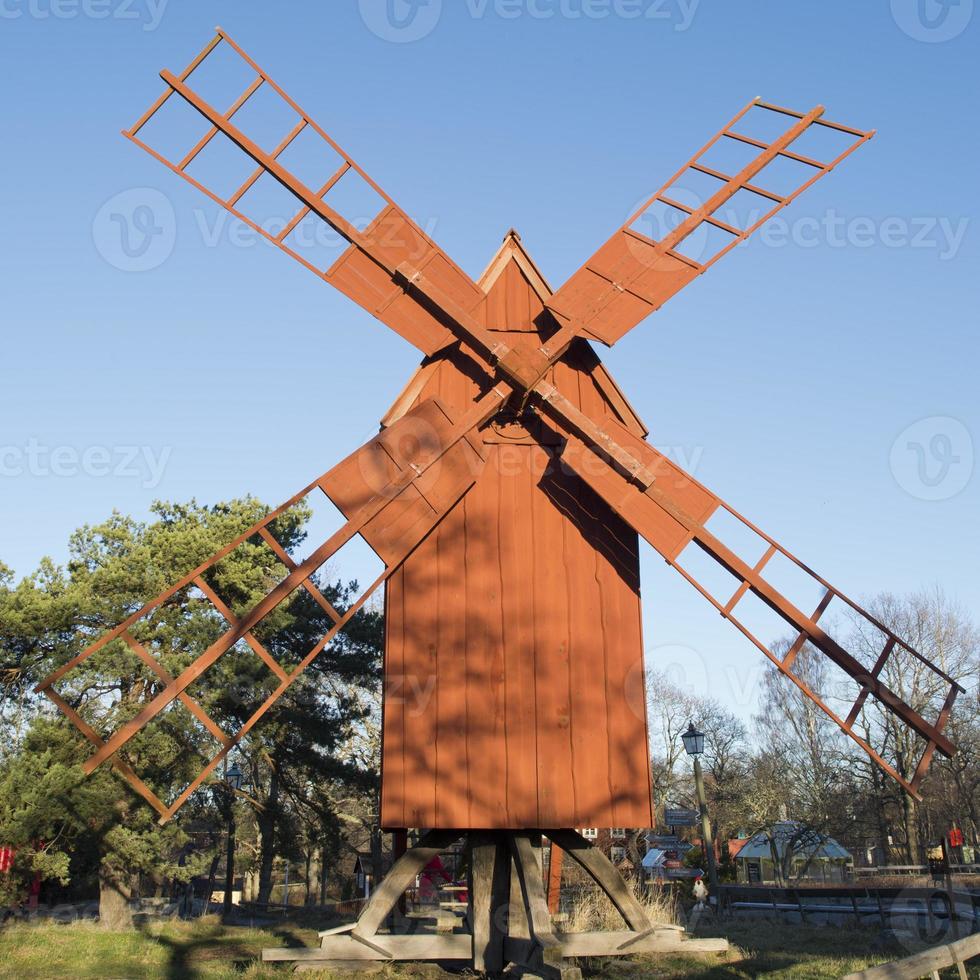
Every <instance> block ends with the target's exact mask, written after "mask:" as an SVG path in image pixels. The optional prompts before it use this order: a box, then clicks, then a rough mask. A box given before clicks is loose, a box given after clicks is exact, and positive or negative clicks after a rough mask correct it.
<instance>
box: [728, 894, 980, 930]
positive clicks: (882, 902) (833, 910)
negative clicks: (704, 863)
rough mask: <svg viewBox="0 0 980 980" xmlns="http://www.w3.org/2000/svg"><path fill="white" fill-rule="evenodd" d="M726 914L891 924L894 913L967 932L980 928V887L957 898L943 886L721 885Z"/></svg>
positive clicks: (896, 915)
mask: <svg viewBox="0 0 980 980" xmlns="http://www.w3.org/2000/svg"><path fill="white" fill-rule="evenodd" d="M718 898H719V907H720V911H721V913H722V914H723V915H724V914H732V913H735V912H739V911H747V912H763V913H764V912H773V913H775V914H782V913H796V914H797V915H799V917H800V920H801V921H802V922H806V921H807V917H808V916H809V915H815V914H819V915H823V916H827V915H850V916H853V918H854V920H855V921H857V922H860V921H861V920H862V919H863V918H866V917H870V918H873V919H875V920H877V921H878V922H880V924H881V926H882V927H883V928H884V927H888V926H889V924H891V920H892V919H893V918H908V917H915V918H925V919H927V920H928V923H929V929H930V932H935V931H936V924H937V920H942V921H947V922H948V921H950V920H951V919H952V920H954V922H955V925H956V927H957V928H958V929H959V931H960V932H962V933H971V932H974V931H980V892H976V891H971V890H967V889H962V888H957V889H956V890H955V891H954V893H953V898H952V899H951V898H950V895H949V894H948V893H947V892H946V891H945V889H940V888H918V887H910V888H873V887H869V888H862V887H836V888H834V887H831V888H823V887H820V888H815V887H809V888H807V887H799V888H793V887H786V888H776V887H770V886H760V885H721V886H720V888H719V896H718Z"/></svg>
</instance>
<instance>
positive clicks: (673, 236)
mask: <svg viewBox="0 0 980 980" xmlns="http://www.w3.org/2000/svg"><path fill="white" fill-rule="evenodd" d="M752 109H762V110H765V111H768V112H771V113H775V114H778V115H784V116H786V117H788V118H791V119H793V120H794V122H793V123H792V124H791V125H790V126H788V127H787V128H786V130H785V131H784V132H783V133H782V134H780V135H779V136H778V137H776V138H775V139H773V140H772V141H771V142H768V143H767V142H764V141H762V140H758V139H755V138H753V137H750V136H746V135H744V134H742V133H739V132H737V131H736V130H735V129H733V127H734V126H735V125H736V124H737V123H738V122H739V121H740V120H742V119H743V118H744V117H745V116H746V115H747V114H748V113H749V111H750V110H752ZM823 111H824V109H823V106H816V107H815V108H813V109H811V110H810V111H809V112H807V113H802V112H797V111H796V110H795V109H786V108H784V107H782V106H776V105H772V104H770V103H768V102H762V101H761V100H759V99H754V100H753V101H752V102H750V103H748V105H746V106H744V107H743V108H742V109H741V110H740V111H739V112H738V113H736V114H735V115H734V116H733V117H732V119H731V120H730V121H729V122H728V123H727V125H725V126H724V127H723V128H722V129H721V130H719V131H718V132H717V133H716V134H715V135H714V136H713V137H712V138H711V139H710V140H709V141H708V142H707V143H705V145H704V146H703V147H701V149H700V150H698V152H697V153H695V155H694V156H693V157H691V159H690V160H688V162H687V163H685V164H684V166H682V167H681V168H680V170H678V171H677V173H675V174H674V175H673V176H672V177H671V178H670V179H669V180H668V181H667V182H666V183H665V184H664V185H663V187H661V188H660V190H658V191H657V192H656V193H655V194H653V195H652V196H651V197H649V198H647V200H646V201H644V202H643V203H642V204H641V205H640V206H639V207H638V208H637V209H636V210H635V211H634V212H633V213H632V214H631V215H630V216H629V217H628V218H627V219H626V221H625V222H624V223H623V224H622V225H621V226H620V228H619V229H618V230H617V231H616V232H615V233H614V234H613V235H612V237H610V238H609V240H608V241H607V242H605V244H603V245H602V246H601V247H600V248H599V249H598V251H596V253H595V254H594V255H593V256H592V258H590V259H589V261H588V262H586V263H585V265H583V266H582V268H580V269H579V270H578V271H577V272H576V273H574V275H572V276H571V278H570V279H569V280H568V281H567V282H566V283H565V285H564V286H562V287H561V288H560V289H559V290H558V292H557V293H555V295H554V296H553V297H552V298H551V300H550V301H549V302H548V304H547V305H548V308H549V309H550V310H551V312H552V313H553V314H555V316H556V317H557V318H558V319H559V321H560V322H561V323H562V324H563V326H564V327H565V329H567V330H573V331H574V332H575V333H576V334H578V335H584V336H588V337H591V338H594V339H596V340H599V341H601V342H602V343H604V344H606V345H612V344H614V343H615V342H616V341H617V340H619V338H620V337H622V336H623V335H624V334H625V333H627V332H628V331H629V330H631V329H632V328H633V327H635V326H636V325H637V324H638V323H640V321H641V320H644V319H645V318H646V317H647V316H648V315H649V314H650V313H652V312H653V311H654V310H658V309H659V308H660V307H661V306H662V305H663V304H664V303H665V302H666V301H667V300H668V299H670V298H671V296H674V295H675V294H676V293H677V292H679V291H680V290H681V289H683V288H684V286H686V285H687V284H688V283H689V282H691V281H692V280H693V279H695V278H697V277H698V276H700V275H702V274H703V273H704V272H706V271H707V270H708V269H710V268H711V266H713V265H714V264H715V263H716V262H717V261H718V260H719V259H721V258H722V257H723V256H725V255H727V254H728V253H729V252H730V251H731V250H732V249H733V248H735V247H736V246H738V245H740V244H741V243H742V242H744V241H745V240H746V239H747V238H748V237H749V236H750V235H752V234H753V233H754V232H755V231H757V230H758V229H759V228H761V227H762V226H763V225H764V224H765V223H766V222H767V221H769V220H770V219H771V218H772V217H773V216H774V215H776V214H777V213H778V212H779V211H781V210H782V209H783V208H786V207H788V206H789V205H790V204H792V202H793V201H795V200H796V199H797V198H798V197H799V196H800V195H801V194H802V193H803V192H804V191H805V190H806V189H807V188H809V187H811V186H813V184H815V183H816V182H817V181H818V180H819V179H820V178H821V177H824V176H826V175H827V174H829V173H830V171H831V170H833V169H834V168H835V167H836V166H837V165H838V164H839V163H841V162H842V161H843V160H845V159H846V158H847V157H849V156H850V155H851V154H852V153H853V152H854V151H855V150H856V149H858V147H860V146H862V145H863V144H865V143H866V142H867V141H868V140H870V139H871V138H872V137H873V136H874V134H875V131H874V130H868V131H864V130H860V129H854V128H852V127H850V126H844V125H842V124H841V123H836V122H830V121H829V120H826V119H823V118H821V117H822V115H823ZM811 127H823V128H825V129H828V130H834V131H836V132H840V133H844V134H846V135H847V136H849V137H853V142H852V143H850V145H848V146H846V147H845V148H844V149H843V150H842V151H840V152H839V153H838V154H837V155H836V156H834V157H832V158H831V159H830V160H829V161H826V162H824V161H820V160H815V159H813V158H812V157H808V156H803V155H801V154H798V153H794V152H793V151H792V150H790V149H789V147H790V145H791V144H792V143H794V142H795V141H796V140H798V139H800V138H801V137H802V136H803V135H804V134H805V133H806V132H807V130H809V129H810V128H811ZM722 140H731V141H733V142H736V143H742V144H745V145H749V146H752V147H754V148H756V149H758V150H759V152H758V154H757V155H756V156H755V157H754V158H753V159H751V160H750V161H748V162H747V163H746V164H745V166H744V167H743V168H742V169H741V170H739V171H738V172H737V173H736V174H734V175H731V174H727V173H723V172H721V171H719V170H716V169H715V168H713V167H708V166H706V165H705V164H704V163H703V159H704V157H705V155H706V154H707V153H708V152H709V151H710V150H711V149H712V148H713V147H714V146H716V145H717V144H718V143H719V142H721V141H722ZM777 157H781V158H783V159H786V160H792V161H795V162H796V163H799V164H802V165H804V166H806V167H809V168H811V169H812V170H813V171H814V173H813V174H812V175H811V176H810V178H809V179H807V180H804V181H801V182H800V183H799V184H798V185H797V186H796V187H795V188H794V189H793V190H791V191H790V192H789V193H786V194H778V193H776V192H774V191H772V190H770V189H767V188H765V187H760V186H758V185H757V184H755V183H753V182H752V181H753V180H754V178H755V177H756V176H757V175H759V174H760V173H761V172H762V171H763V170H764V169H765V168H766V167H767V166H768V165H769V164H770V163H772V162H773V161H774V160H775V159H776V158H777ZM691 171H695V172H698V173H701V174H703V175H705V176H707V177H710V178H713V179H714V180H715V181H717V189H716V190H715V191H714V193H712V194H710V195H709V197H708V199H707V200H706V201H705V202H704V204H703V205H701V206H700V207H698V208H693V207H690V206H688V205H686V204H683V203H681V202H679V201H678V200H676V198H675V197H674V196H671V195H670V191H671V190H672V189H673V188H675V187H677V186H679V183H680V182H681V181H682V180H683V178H684V176H685V175H686V174H688V173H690V172H691ZM742 190H745V191H749V192H750V193H751V194H753V195H755V196H756V197H759V198H761V199H764V200H767V201H769V202H770V203H771V204H772V207H771V208H770V209H769V210H768V211H766V212H764V213H763V214H762V216H761V217H759V218H758V219H757V220H755V221H752V222H750V223H747V225H746V227H744V228H738V227H736V226H734V225H732V224H730V223H729V222H727V221H723V220H722V219H721V218H719V217H718V216H717V212H718V211H719V210H720V209H721V208H722V207H724V205H725V204H727V203H728V202H729V201H730V200H731V199H732V198H733V197H734V196H735V195H736V194H737V193H738V192H739V191H742ZM656 202H661V203H663V204H665V205H667V206H668V207H669V208H672V209H674V210H675V211H677V212H679V213H681V214H682V215H683V220H681V221H680V222H679V223H678V225H677V226H676V227H675V228H674V229H673V230H672V231H670V232H669V233H668V234H666V235H665V236H664V237H663V238H660V239H659V240H657V239H653V238H650V237H649V236H646V235H643V234H641V233H640V232H639V231H637V230H636V229H635V228H634V227H633V226H634V225H635V223H636V222H637V220H638V219H639V218H641V217H642V216H643V215H644V214H645V213H646V212H647V211H648V210H649V209H650V207H651V206H652V205H654V204H655V203H656ZM705 225H709V226H711V227H713V228H716V229H719V230H721V231H723V232H725V233H727V234H728V235H730V236H731V240H730V241H729V242H728V244H727V245H725V246H724V247H723V248H721V249H720V250H719V251H717V252H715V254H713V255H712V256H711V257H710V258H709V259H708V260H707V261H706V262H698V261H695V260H694V259H693V258H690V257H689V256H686V255H684V254H682V253H681V252H679V251H677V247H678V246H680V245H681V244H682V243H684V242H685V241H687V240H688V239H690V238H691V237H692V236H693V235H696V234H697V233H698V232H699V231H700V230H701V229H702V227H704V226H705Z"/></svg>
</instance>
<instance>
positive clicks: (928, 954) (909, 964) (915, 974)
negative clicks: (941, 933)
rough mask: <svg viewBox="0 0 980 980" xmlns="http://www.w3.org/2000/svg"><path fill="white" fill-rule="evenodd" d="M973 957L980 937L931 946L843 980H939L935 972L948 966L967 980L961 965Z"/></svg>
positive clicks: (937, 972)
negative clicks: (952, 967)
mask: <svg viewBox="0 0 980 980" xmlns="http://www.w3.org/2000/svg"><path fill="white" fill-rule="evenodd" d="M974 956H980V935H977V936H967V937H966V938H965V939H960V940H957V941H956V942H955V943H946V944H944V945H942V946H934V947H933V948H932V949H927V950H925V951H924V952H921V953H916V954H915V955H914V956H906V957H905V958H904V959H901V960H893V961H892V962H891V963H882V965H881V966H873V967H870V968H869V969H867V970H860V971H858V972H857V973H849V974H848V975H847V976H846V977H844V980H918V978H919V977H933V980H939V971H940V970H945V969H946V968H947V967H950V966H955V967H956V969H957V971H958V972H959V975H960V978H961V980H968V974H967V972H966V965H965V964H966V962H967V960H972V959H973V957H974Z"/></svg>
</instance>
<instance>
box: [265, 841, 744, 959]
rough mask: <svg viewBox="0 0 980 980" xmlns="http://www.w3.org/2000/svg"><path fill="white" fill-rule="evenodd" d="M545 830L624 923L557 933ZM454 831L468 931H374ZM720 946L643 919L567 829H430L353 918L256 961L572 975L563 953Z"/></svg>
mask: <svg viewBox="0 0 980 980" xmlns="http://www.w3.org/2000/svg"><path fill="white" fill-rule="evenodd" d="M542 836H545V837H547V838H548V839H549V840H550V841H551V842H552V844H555V845H557V846H558V847H560V848H561V849H562V850H563V851H564V852H566V853H567V854H568V855H569V856H570V857H571V858H572V859H573V860H575V861H576V862H577V863H578V864H579V865H580V866H581V867H582V868H583V869H584V870H585V871H586V872H587V873H588V874H589V876H590V877H591V878H592V880H593V881H594V882H595V883H596V884H597V885H598V886H599V887H600V888H601V889H602V890H603V891H604V892H605V894H606V895H607V896H608V897H609V899H610V901H611V902H612V903H613V905H614V906H615V908H616V909H617V910H618V912H619V913H620V915H622V917H623V921H624V923H625V926H626V928H625V929H623V930H621V931H614V932H613V931H606V932H582V933H561V932H557V931H555V929H554V928H553V924H552V920H551V915H550V914H549V912H548V902H547V898H546V895H545V887H544V878H543V875H542V862H541V838H542ZM461 837H466V839H467V846H468V847H469V852H470V860H469V866H470V881H469V902H468V908H467V921H468V922H469V926H470V931H469V932H455V933H451V934H445V933H444V934H439V933H436V932H434V931H433V932H427V931H415V932H412V933H400V932H385V933H379V931H378V930H379V929H380V928H381V926H382V925H383V924H384V922H385V920H386V919H387V918H388V916H389V915H390V914H391V913H392V911H393V910H394V908H395V906H396V905H397V903H398V900H399V899H400V898H401V896H402V894H403V893H404V892H405V890H406V889H407V888H409V887H411V886H412V885H413V884H414V882H415V879H416V876H417V875H418V874H420V873H421V872H422V871H423V869H424V868H425V867H426V866H427V865H428V864H429V862H430V861H431V860H432V859H433V858H434V857H436V855H438V854H439V853H440V851H443V850H445V849H446V848H448V847H449V846H451V845H452V844H454V843H455V842H456V841H458V840H459V839H460V838H461ZM416 925H418V924H417V923H416ZM727 949H728V943H727V942H726V940H724V939H688V938H687V937H686V935H685V933H684V930H683V928H681V927H680V926H667V925H659V924H654V923H652V922H650V920H649V918H648V917H647V914H646V912H645V910H644V908H643V906H642V905H641V904H640V903H639V902H638V901H637V900H636V898H635V896H634V895H633V893H632V891H630V889H629V887H628V886H627V884H626V882H625V881H624V880H623V878H622V876H621V875H620V873H619V872H618V871H617V870H616V868H615V866H614V865H613V864H612V862H611V861H610V860H609V859H608V858H607V857H606V856H605V855H604V854H603V853H602V852H601V851H598V850H596V849H595V848H593V847H592V845H591V844H590V843H589V841H587V840H586V839H585V838H584V837H582V836H581V835H580V834H579V833H578V832H576V831H574V830H524V831H509V830H508V831H503V830H470V831H459V830H430V831H428V832H427V833H426V834H425V835H424V836H423V837H422V839H421V840H420V841H419V843H418V844H417V845H416V846H415V847H412V848H409V850H407V851H406V852H405V853H404V854H403V855H402V856H401V857H400V858H398V860H397V861H396V862H395V863H394V865H392V868H391V870H390V871H389V872H388V874H387V875H386V876H385V878H384V880H383V881H382V882H381V884H380V885H379V886H378V887H377V888H376V889H375V891H374V893H373V894H372V895H371V898H370V899H369V900H368V903H367V905H366V906H365V907H364V909H363V911H362V912H361V915H360V917H359V918H358V920H357V922H354V923H351V924H350V925H346V926H339V927H337V928H335V929H327V930H325V931H324V932H321V933H320V946H319V948H308V947H307V948H290V947H277V948H275V949H266V950H263V951H262V959H263V960H267V961H273V960H274V961H280V962H282V961H286V962H293V963H295V964H296V966H297V969H304V968H305V969H311V968H313V969H321V968H325V967H343V968H354V969H356V968H359V967H364V968H371V967H376V966H378V965H379V964H380V963H385V962H391V961H395V960H415V961H425V960H428V961H438V962H451V961H456V962H460V963H468V964H470V965H471V966H472V968H473V969H474V970H477V971H479V972H481V973H486V974H491V975H492V974H497V973H500V972H501V971H502V970H503V969H504V968H505V967H506V966H508V965H509V964H513V966H512V969H515V972H517V974H518V975H520V973H521V972H523V973H524V975H533V976H540V977H555V978H558V977H562V976H571V975H572V974H573V971H572V970H570V969H569V968H568V967H564V966H563V961H564V960H565V959H566V958H569V957H578V956H628V955H631V954H633V953H666V952H676V951H680V950H683V951H690V952H704V953H713V952H724V951H725V950H727Z"/></svg>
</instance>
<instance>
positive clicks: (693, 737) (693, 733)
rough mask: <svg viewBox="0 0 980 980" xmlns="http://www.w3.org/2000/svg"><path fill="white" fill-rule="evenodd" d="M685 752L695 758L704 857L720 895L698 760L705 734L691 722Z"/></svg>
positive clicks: (713, 883) (685, 737)
mask: <svg viewBox="0 0 980 980" xmlns="http://www.w3.org/2000/svg"><path fill="white" fill-rule="evenodd" d="M681 741H682V742H683V743H684V751H685V752H687V754H688V755H689V756H692V757H693V758H694V786H695V789H696V790H697V794H698V812H699V813H700V814H701V835H702V837H703V839H704V857H705V860H706V861H707V862H708V881H709V882H710V883H711V890H712V891H713V892H714V893H715V895H716V896H717V895H718V868H717V867H716V866H715V845H714V840H713V838H712V836H711V822H710V821H709V820H708V803H707V800H706V799H705V795H704V779H703V777H702V775H701V760H700V759H699V758H698V756H699V755H701V753H702V752H704V732H699V731H698V730H697V729H696V728H695V727H694V722H693V721H692V722H689V723H688V726H687V731H686V732H684V733H683V734H682V735H681Z"/></svg>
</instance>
